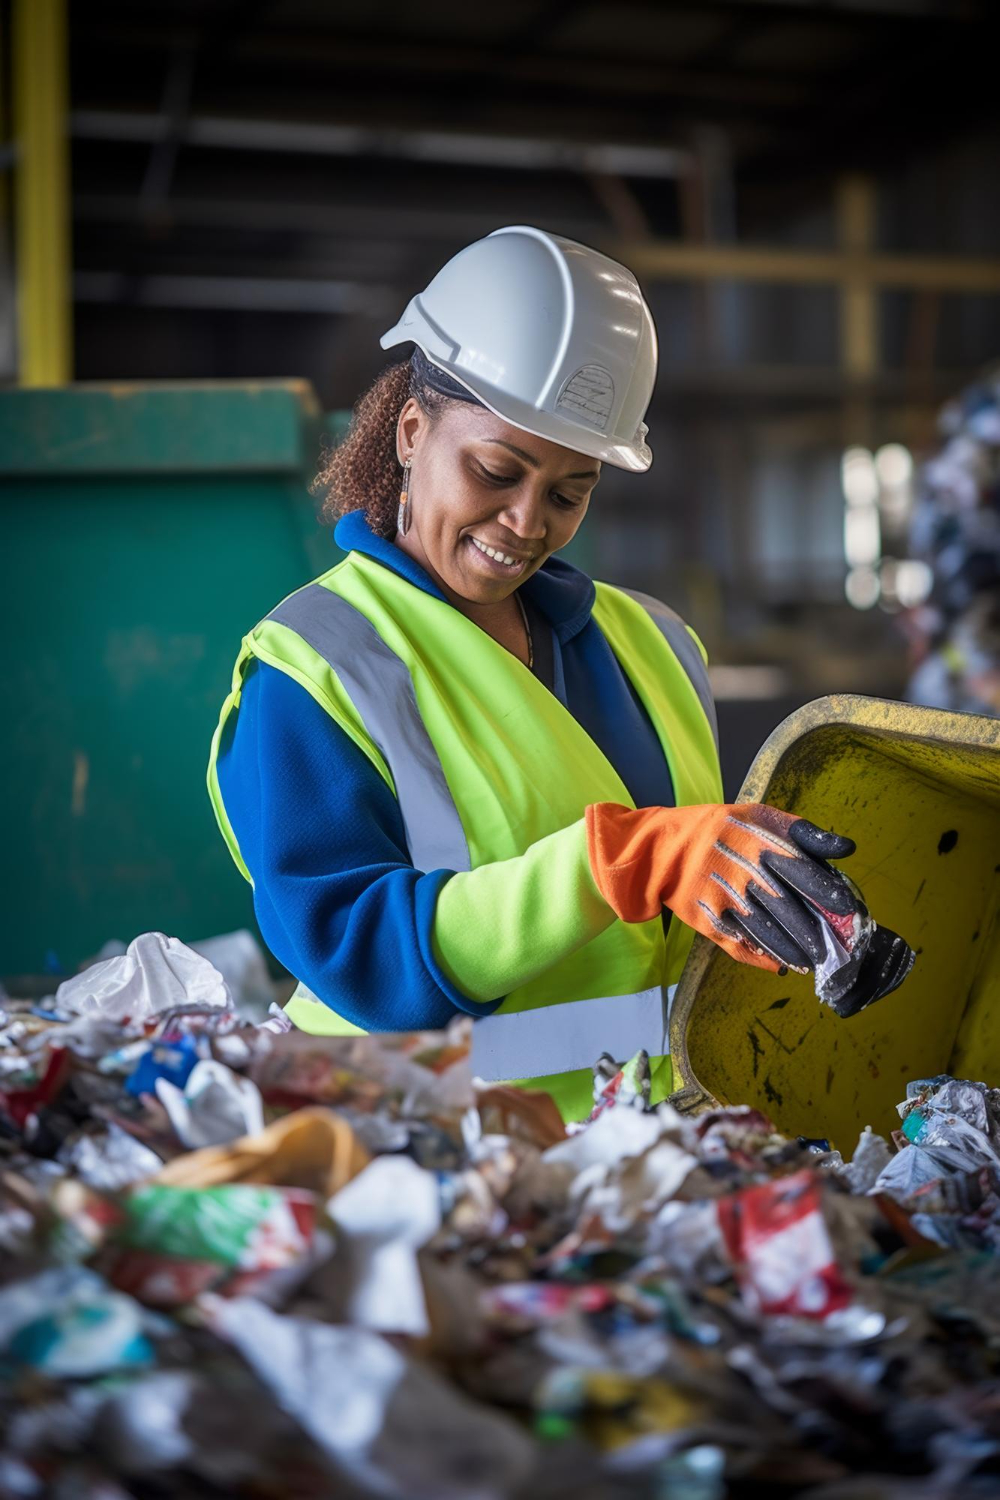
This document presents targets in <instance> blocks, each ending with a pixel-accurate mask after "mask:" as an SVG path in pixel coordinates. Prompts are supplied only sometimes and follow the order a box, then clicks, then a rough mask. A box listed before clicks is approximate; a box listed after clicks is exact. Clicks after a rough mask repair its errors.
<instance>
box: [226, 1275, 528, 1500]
mask: <svg viewBox="0 0 1000 1500" xmlns="http://www.w3.org/2000/svg"><path fill="white" fill-rule="evenodd" d="M202 1307H203V1309H204V1310H205V1312H206V1313H207V1315H208V1318H209V1322H210V1324H211V1326H212V1327H213V1329H214V1330H215V1332H216V1333H218V1334H220V1335H221V1337H222V1338H224V1339H226V1340H228V1341H229V1342H230V1343H232V1344H233V1345H234V1346H235V1347H236V1348H237V1349H239V1351H240V1353H241V1354H242V1355H243V1358H244V1359H245V1360H246V1361H247V1363H248V1364H249V1366H250V1368H251V1369H252V1370H253V1371H254V1373H255V1374H256V1375H257V1377H258V1379H260V1380H262V1381H264V1382H265V1383H266V1384H267V1385H268V1386H269V1387H270V1389H271V1390H272V1391H273V1393H274V1398H275V1400H276V1401H277V1403H278V1405H279V1406H280V1407H281V1408H282V1409H283V1410H284V1411H286V1412H288V1413H289V1415H291V1416H293V1417H294V1418H295V1419H296V1420H297V1421H298V1422H299V1423H300V1425H301V1426H302V1427H303V1428H304V1429H305V1431H306V1432H307V1433H308V1434H309V1436H310V1437H311V1438H312V1439H313V1441H314V1442H316V1443H318V1444H319V1446H320V1447H321V1448H322V1449H323V1450H324V1452H326V1453H327V1454H328V1455H329V1456H330V1458H331V1459H333V1460H334V1461H335V1462H336V1464H337V1466H338V1467H339V1468H340V1469H341V1470H342V1472H344V1473H345V1474H346V1475H348V1476H349V1477H350V1478H351V1479H353V1480H354V1481H355V1482H357V1483H358V1484H360V1485H362V1486H364V1487H365V1493H371V1494H373V1495H382V1496H385V1497H387V1500H470V1497H473V1496H474V1497H475V1500H501V1497H507V1496H509V1495H510V1494H511V1493H512V1492H515V1491H517V1490H518V1488H519V1486H520V1485H522V1484H524V1482H525V1481H526V1480H527V1478H528V1476H529V1474H530V1473H531V1470H532V1468H533V1467H534V1462H535V1457H534V1449H533V1445H532V1443H531V1441H530V1439H529V1438H528V1437H526V1436H525V1434H524V1433H522V1432H521V1431H520V1430H519V1429H518V1427H517V1426H515V1424H514V1423H513V1422H512V1421H510V1420H509V1419H508V1418H507V1417H504V1416H502V1415H501V1414H500V1413H498V1412H495V1411H490V1410H489V1409H488V1408H486V1407H483V1406H480V1405H477V1404H475V1403H474V1402H472V1401H470V1400H469V1398H468V1397H466V1396H463V1395H461V1394H460V1393H459V1392H458V1391H457V1390H456V1389H455V1388H454V1387H453V1386H449V1385H446V1384H445V1382H444V1381H443V1380H442V1379H441V1377H440V1376H439V1375H437V1374H436V1373H435V1371H434V1370H432V1369H431V1368H430V1367H429V1366H427V1365H417V1364H415V1363H413V1362H412V1361H410V1360H408V1359H407V1358H406V1356H405V1355H404V1354H402V1353H401V1352H400V1351H399V1350H398V1349H395V1348H393V1346H392V1345H391V1344H390V1343H388V1342H387V1341H386V1340H385V1339H384V1338H382V1337H380V1335H378V1334H377V1333H372V1332H370V1331H369V1330H368V1329H364V1328H349V1327H347V1328H345V1327H339V1326H335V1325H333V1324H330V1323H319V1322H314V1321H312V1320H311V1319H308V1318H298V1317H287V1316H286V1317H281V1316H278V1315H277V1314H275V1313H274V1312H272V1311H271V1310H270V1309H269V1308H266V1307H264V1306H262V1304H261V1303H259V1302H257V1301H255V1300H254V1299H252V1298H248V1297H234V1298H232V1299H231V1300H229V1301H224V1300H222V1299H219V1298H214V1297H211V1298H209V1297H206V1298H203V1299H202Z"/></svg>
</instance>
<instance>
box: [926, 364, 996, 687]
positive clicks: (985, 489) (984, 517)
mask: <svg viewBox="0 0 1000 1500" xmlns="http://www.w3.org/2000/svg"><path fill="white" fill-rule="evenodd" d="M939 425H940V429H941V433H942V438H943V442H942V445H941V447H940V449H939V451H938V452H937V453H936V454H934V456H933V457H932V458H930V459H929V460H928V461H927V463H925V464H924V466H923V469H922V471H921V474H920V484H919V489H918V494H917V499H916V505H915V507H914V512H913V518H912V524H911V535H910V550H911V552H912V554H913V555H914V556H915V557H918V558H920V559H921V561H923V562H926V563H927V564H929V566H930V568H931V570H932V573H933V579H934V585H933V590H932V593H931V596H930V598H929V600H928V601H927V603H926V604H924V605H923V606H921V607H920V608H919V609H917V610H914V611H913V612H912V615H911V618H910V621H909V628H910V630H911V632H912V633H913V635H914V640H915V645H916V647H917V650H918V652H919V654H920V656H921V660H920V662H919V664H918V666H917V668H916V671H915V672H914V674H913V676H912V678H911V680H910V684H909V688H908V691H907V696H908V697H909V698H910V700H911V702H914V703H923V704H928V705H930V706H932V707H933V706H936V707H939V708H951V709H959V710H961V711H963V712H966V713H978V714H993V715H1000V368H997V369H994V370H992V371H991V372H990V373H988V374H987V375H985V376H984V377H983V378H982V379H981V380H979V381H977V382H976V383H975V384H974V385H972V386H969V387H968V389H966V390H965V391H963V392H962V394H961V395H960V396H958V397H957V398H956V399H955V400H954V401H950V402H949V403H948V404H947V406H945V408H944V410H943V411H942V413H941V416H940V420H939Z"/></svg>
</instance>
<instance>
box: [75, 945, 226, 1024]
mask: <svg viewBox="0 0 1000 1500" xmlns="http://www.w3.org/2000/svg"><path fill="white" fill-rule="evenodd" d="M55 998H56V1005H57V1008H58V1009H59V1010H60V1011H62V1012H64V1013H65V1014H67V1015H77V1016H83V1015H88V1014H91V1013H93V1012H95V1011H97V1012H99V1013H100V1014H101V1015H102V1016H107V1017H108V1018H109V1019H110V1020H115V1021H123V1020H125V1019H126V1018H128V1019H130V1020H142V1019H143V1018H144V1017H146V1016H154V1015H156V1014H157V1013H158V1012H159V1011H162V1010H170V1009H171V1008H172V1007H173V1006H175V1005H203V1006H205V1007H211V1006H224V1005H229V1004H230V995H229V990H228V988H227V986H226V982H225V980H224V979H223V977H222V975H221V974H220V973H219V971H218V969H216V968H214V967H213V965H212V964H210V963H209V962H208V960H207V959H206V958H202V957H201V955H200V954H198V953H195V952H194V950H193V949H191V948H188V947H187V945H186V944H185V943H182V942H181V941H180V939H179V938H172V937H167V935H166V933H163V932H144V933H142V934H141V936H139V937H137V938H135V939H134V941H133V942H131V943H129V945H128V948H127V949H126V951H125V952H124V953H122V954H118V955H116V956H115V957H114V958H107V959H105V960H104V961H103V963H98V964H91V966H90V968H89V969H85V970H84V971H83V973H82V974H74V976H73V978H72V979H65V980H63V982H62V984H61V985H60V986H59V988H58V989H57V990H56V996H55Z"/></svg>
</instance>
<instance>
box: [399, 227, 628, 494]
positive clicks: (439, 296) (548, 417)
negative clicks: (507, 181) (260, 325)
mask: <svg viewBox="0 0 1000 1500" xmlns="http://www.w3.org/2000/svg"><path fill="white" fill-rule="evenodd" d="M408 342H412V343H414V344H416V345H417V346H418V347H419V348H420V349H422V350H423V352H424V354H425V355H426V356H427V358H428V359H429V360H430V361H431V362H432V363H433V364H435V365H437V366H439V368H440V369H442V370H445V371H446V372H447V373H448V374H449V375H451V376H452V377H453V378H454V379H455V380H458V381H459V382H460V383H461V384H462V385H463V386H464V387H465V388H466V389H467V390H468V391H471V393H472V394H473V396H475V397H476V398H477V399H478V400H479V401H481V402H482V404H483V405H484V406H487V407H489V409H490V411H492V412H495V413H496V415H497V416H498V417H503V419H504V420H505V421H507V422H511V423H512V424H513V425H514V426H515V427H520V428H521V429H522V430H523V431H525V432H533V433H534V434H535V436H536V437H541V438H548V439H549V440H550V441H551V442H553V443H560V444H562V446H563V447H565V448H572V449H574V450H575V451H576V452H577V453H586V454H588V455H589V456H590V457H591V458H600V459H603V460H605V461H606V462H607V463H609V464H614V465H616V466H617V467H618V468H620V469H631V470H633V471H634V472H637V473H641V472H642V471H643V470H645V469H648V468H649V466H650V464H651V463H652V461H653V455H652V453H651V452H650V449H649V446H648V444H647V442H646V431H647V429H646V425H645V423H644V422H643V417H644V416H645V414H646V407H647V406H648V405H649V399H650V396H651V395H652V393H653V382H654V381H655V379H656V329H655V327H654V326H653V318H652V314H651V313H650V311H649V308H648V306H647V305H646V300H645V298H644V297H643V295H642V292H641V291H640V289H639V283H638V282H637V281H636V279H635V277H634V276H633V275H632V272H631V271H629V270H627V269H626V267H625V266H621V265H619V264H618V262H617V261H614V260H610V259H609V258H608V257H607V256H606V255H602V254H601V253H600V251H598V250H591V249H590V248H589V247H588V246H587V245H578V244H576V242H575V241H574V240H566V239H563V238H562V236H561V235H558V234H547V233H546V232H545V231H544V230H543V229H531V228H529V227H528V226H526V225H523V224H516V225H512V226H510V227H509V228H506V229H495V230H494V231H493V233H492V234H490V235H487V237H486V238H485V239H483V240H477V241H476V242H475V244H472V245H468V246H466V248H465V249H464V250H460V251H459V253H458V254H457V255H455V256H453V257H452V259H451V260H450V261H448V263H447V265H445V266H443V267H442V268H441V270H440V271H439V272H438V273H437V275H436V276H435V277H434V279H433V281H432V282H431V284H430V286H428V288H427V290H426V291H423V292H421V293H420V294H419V295H418V296H416V297H414V298H412V299H411V301H410V303H409V306H408V307H407V309H406V311H405V312H404V314H403V316H402V317H401V318H400V320H399V322H398V323H397V324H396V325H395V327H394V328H390V329H389V331H388V333H384V334H383V335H382V339H381V344H382V348H383V349H389V348H391V347H392V346H393V345H394V344H404V343H408Z"/></svg>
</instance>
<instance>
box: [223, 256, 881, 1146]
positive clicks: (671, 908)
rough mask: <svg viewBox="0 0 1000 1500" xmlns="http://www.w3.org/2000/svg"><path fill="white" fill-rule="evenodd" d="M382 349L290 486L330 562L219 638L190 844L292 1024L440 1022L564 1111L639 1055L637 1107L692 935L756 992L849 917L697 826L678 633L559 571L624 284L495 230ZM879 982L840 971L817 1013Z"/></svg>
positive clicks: (485, 1064)
mask: <svg viewBox="0 0 1000 1500" xmlns="http://www.w3.org/2000/svg"><path fill="white" fill-rule="evenodd" d="M402 343H412V344H413V345H414V346H415V347H414V350H413V354H412V357H411V358H410V359H409V360H406V361H404V362H403V363H400V364H395V365H392V366H390V367H389V368H388V369H387V370H385V372H384V373H383V374H382V375H380V376H379V378H378V379H377V380H376V381H375V383H374V385H373V386H372V387H371V389H370V390H368V391H367V392H366V393H365V394H364V395H363V396H362V397H361V399H360V400H359V402H358V404H357V406H356V408H355V412H354V416H353V421H352V424H351V428H350V431H349V433H348V435H347V437H346V439H345V441H344V442H343V443H342V445H341V446H340V447H339V448H337V449H336V451H334V452H333V454H332V456H331V457H330V459H329V462H328V466H327V468H326V470H325V472H324V473H323V474H322V475H321V476H320V479H319V481H318V482H319V483H320V484H321V485H322V486H323V488H324V489H325V490H326V491H327V492H328V499H327V507H328V509H329V511H330V512H331V513H332V514H334V515H338V516H340V520H339V523H338V525H337V528H336V533H335V536H336V541H337V543H338V545H339V546H340V547H341V548H342V549H343V550H344V551H345V552H346V553H347V557H346V558H345V560H344V561H342V562H341V563H339V564H338V565H337V566H336V567H334V568H332V569H331V570H330V572H328V573H326V574H325V575H324V576H323V577H322V578H320V579H318V580H317V581H316V582H314V583H310V584H307V585H306V586H305V587H304V588H301V589H299V590H298V591H297V592H296V593H293V594H291V595H290V596H289V597H288V598H287V599H285V600H284V601H283V602H282V603H281V604H279V605H278V606H277V608H276V609H274V610H272V611H271V613H270V614H269V615H268V616H267V618H266V619H264V620H263V621H262V622H261V623H260V624H259V625H257V626H256V628H255V629H254V630H252V631H251V632H250V634H249V635H248V636H247V637H246V639H245V641H244V643H243V650H242V652H241V654H240V656H239V659H238V661H237V664H236V669H235V673H234V677H233V687H232V692H231V693H230V695H229V697H228V698H227V699H226V701H225V704H224V705H223V709H222V715H221V720H220V724H219V728H218V731H217V733H216V736H215V740H214V742H213V746H212V758H211V764H210V768H209V787H210V792H211V796H212V800H213V803H214V807H215V811H216V814H217V817H218V820H219V824H220V827H221V829H222V832H223V835H224V837H225V839H226V841H227V843H228V846H229V849H230V851H231V853H232V855H233V858H234V859H235V861H236V863H237V865H238V866H239V868H240V870H241V871H242V873H243V874H244V875H245V876H246V877H247V879H248V880H250V881H252V884H253V889H254V904H255V909H256V913H257V918H258V921H259V924H260V928H261V931H262V933H263V935H264V938H265V940H266V941H267V943H268V945H269V946H270V948H271V950H272V951H273V952H274V953H275V955H276V956H277V957H278V958H279V959H280V960H281V962H282V963H284V964H285V965H287V967H288V968H289V970H290V971H291V972H292V973H293V974H295V975H296V977H297V978H298V979H299V980H300V981H301V983H300V985H299V988H298V990H297V991H296V994H295V996H294V997H293V999H292V1001H291V1002H290V1004H289V1007H288V1014H289V1016H290V1017H291V1019H292V1020H293V1021H294V1023H295V1024H296V1025H297V1026H300V1027H302V1028H303V1029H304V1030H306V1031H311V1032H319V1033H326V1034H330V1033H336V1034H346V1033H352V1032H358V1031H398V1030H411V1029H418V1028H433V1027H440V1026H443V1025H445V1024H446V1023H447V1022H448V1021H450V1020H451V1019H452V1018H453V1017H454V1016H456V1015H458V1014H462V1013H465V1014H468V1015H471V1016H473V1017H476V1018H477V1019H476V1022H475V1025H474V1028H473V1038H474V1042H473V1063H474V1067H475V1070H476V1072H477V1073H479V1074H480V1075H481V1076H483V1077H485V1078H488V1079H494V1080H498V1079H507V1080H517V1081H520V1082H525V1083H530V1084H531V1085H532V1086H535V1087H542V1088H545V1089H547V1090H548V1091H549V1092H550V1093H552V1094H553V1095H554V1097H555V1098H556V1101H557V1103H558V1104H559V1106H560V1108H561V1109H562V1111H563V1114H564V1116H565V1117H566V1118H567V1119H573V1118H577V1119H578V1118H582V1117H584V1116H585V1115H586V1114H587V1113H588V1112H589V1110H590V1108H591V1103H592V1066H593V1064H594V1063H595V1062H596V1060H597V1059H598V1057H599V1056H600V1054H601V1053H602V1052H605V1051H607V1052H610V1053H611V1054H612V1056H614V1057H616V1058H627V1057H629V1056H631V1055H632V1054H633V1053H634V1052H635V1051H636V1050H637V1049H638V1048H639V1047H645V1048H646V1049H647V1050H648V1051H649V1052H650V1053H651V1054H653V1056H654V1059H655V1061H654V1069H653V1097H654V1099H655V1098H657V1097H663V1095H664V1094H665V1093H666V1092H668V1091H669V1087H670V1066H669V1058H666V1057H664V1056H663V1054H664V1053H665V1052H666V1050H667V1047H666V1038H665V1025H664V1014H665V1008H664V995H665V989H666V987H667V986H669V985H671V984H673V983H674V982H675V981H676V979H677V978H678V975H679V973H680V970H681V967H682V965H683V962H684V959H685V957H686V955H687V952H688V948H689V946H690V944H691V941H692V938H693V934H694V931H698V932H701V933H704V934H706V935H707V936H708V937H709V938H711V939H712V940H713V941H714V942H716V943H718V944H719V945H720V946H721V947H723V948H724V949H725V950H726V952H727V953H729V954H730V955H731V956H732V957H733V958H734V959H737V960H739V961H741V962H744V963H751V964H757V965H759V966H761V967H764V968H769V969H772V970H776V971H779V972H783V971H784V968H785V966H788V967H791V968H794V969H796V970H799V971H802V972H805V971H807V970H809V969H811V968H813V967H814V966H815V965H816V964H817V962H818V961H820V960H821V959H822V958H823V956H824V955H825V954H826V953H827V952H828V949H829V938H830V935H831V934H835V935H836V936H838V937H839V938H840V940H841V942H842V943H843V944H845V945H846V947H847V948H848V949H850V947H851V944H852V934H854V933H855V932H856V931H857V930H858V929H859V925H860V923H861V921H862V920H863V919H864V918H865V917H866V913H864V909H863V907H862V906H861V904H860V902H859V900H858V899H857V897H856V895H855V894H854V892H853V891H852V889H851V887H850V886H849V885H848V883H847V882H846V881H845V880H844V878H843V877H842V876H841V875H840V874H839V873H838V872H836V871H835V870H833V869H832V868H831V867H830V866H829V865H828V864H827V863H826V862H825V861H826V859H827V858H828V857H834V858H840V857H843V856H844V855H847V854H849V853H851V852H852V851H853V848H854V845H853V844H852V843H851V841H850V840H849V839H846V838H840V837H837V836H836V835H834V834H829V833H824V832H822V831H821V830H819V829H817V828H815V827H814V826H813V825H812V824H810V823H807V822H804V821H802V820H801V819H800V820H796V819H794V818H793V817H791V816H790V815H788V814H785V813H782V812H778V811H776V810H774V809H771V808H767V807H761V806H736V807H730V806H724V805H722V801H721V796H722V794H721V782H720V776H719V761H718V754H717V748H716V742H715V717H714V711H713V706H712V700H711V694H710V692H709V688H708V680H707V675H706V671H705V666H704V661H703V658H702V654H701V649H700V645H699V643H698V642H697V640H696V638H695V637H694V636H693V635H692V634H691V633H690V631H689V630H688V629H687V628H686V627H685V626H684V625H683V623H682V622H681V621H680V620H679V619H678V618H677V616H676V615H674V614H673V613H672V612H671V611H670V610H669V609H667V608H665V607H664V606H663V605H661V604H658V603H657V602H656V601H655V600H653V599H649V598H646V597H644V596H638V595H633V594H630V593H629V592H627V591H625V590H623V589H618V588H611V587H609V586H608V585H606V584H601V583H597V584H595V583H594V582H593V581H592V580H591V579H590V578H588V577H587V576H586V574H584V573H582V572H581V571H579V569H577V568H575V567H572V566H570V565H569V564H568V563H566V562H564V561H562V560H561V559H560V558H559V557H558V553H559V551H560V549H561V548H563V547H565V546H566V544H567V543H568V542H570V541H571V540H572V538H573V537H574V536H575V534H576V532H577V530H578V529H579V527H580V526H581V524H582V523H583V520H584V517H585V516H586V514H587V508H588V505H589V504H590V499H591V496H592V494H593V491H594V488H595V486H596V485H597V482H598V480H599V478H600V472H601V465H602V464H604V463H609V464H613V465H616V466H618V467H620V468H624V469H628V470H631V471H633V472H641V471H644V470H646V469H648V468H649V465H650V463H651V461H652V454H651V452H650V449H649V447H648V446H647V444H646V430H647V429H646V427H645V425H644V423H643V417H644V415H645V411H646V407H647V405H648V402H649V399H650V396H651V394H652V390H653V382H654V378H655V374H656V334H655V330H654V326H653V321H652V317H651V315H650V311H649V308H648V307H647V305H646V302H645V300H644V298H643V296H642V293H641V291H640V289H639V286H638V284H637V282H636V280H635V277H634V276H632V274H631V273H630V272H629V271H628V270H626V269H625V267H623V266H621V265H618V264H617V263H616V262H614V261H612V260H609V259H608V258H607V257H606V256H604V255H601V254H599V253H598V252H597V251H595V250H591V249H588V248H587V247H586V246H584V245H579V244H575V243H573V242H572V241H569V240H565V239H562V238H561V237H559V236H558V235H551V234H546V233H544V232H543V231H541V230H538V229H531V228H524V227H513V228H507V229H500V230H497V231H496V232H495V233H494V234H491V235H489V236H488V237H487V238H486V239H484V240H481V241H479V242H477V243H475V244H473V245H470V246H468V247H467V248H466V249H465V250H463V251H461V253H460V254H458V255H456V256H455V257H454V259H452V260H451V261H449V262H448V264H447V265H446V266H445V267H444V268H443V269H442V270H441V271H440V272H439V273H438V275H437V276H435V278H434V279H433V281H432V282H431V284H430V285H429V286H428V288H427V289H426V291H424V292H422V293H421V294H420V295H419V296H417V297H414V298H413V300H412V301H411V302H410V304H409V306H408V307H407V309H406V311H405V313H404V314H403V317H402V319H401V320H400V322H399V323H397V325H396V326H395V327H394V328H392V329H390V330H389V332H388V333H386V334H385V335H384V336H383V338H382V346H383V347H384V348H388V347H390V346H393V345H397V344H402ZM824 929H825V930H824ZM890 936H891V935H890ZM895 941H896V943H897V944H899V943H900V940H898V939H896V940H895ZM900 947H903V948H905V945H901V944H900ZM890 957H895V958H896V959H898V949H893V950H892V954H891V955H890ZM899 969H900V963H899V962H898V961H896V962H894V963H893V962H886V954H885V952H882V953H881V954H880V956H879V960H878V962H877V963H875V964H874V965H873V964H872V963H869V962H867V961H866V963H865V965H864V966H863V967H862V968H861V972H860V974H859V975H858V977H857V979H856V981H855V983H854V986H853V988H852V990H851V992H850V993H849V995H848V997H847V1000H846V1002H845V1004H846V1006H847V1008H848V1009H850V1008H852V1007H853V1008H855V1009H856V1008H859V1007H860V1005H861V1004H864V1003H867V1002H868V1001H869V1000H871V999H873V998H876V997H877V995H878V994H881V993H886V992H887V990H888V989H889V988H892V987H893V986H894V984H895V983H896V982H898V977H900V975H899ZM904 972H905V969H904Z"/></svg>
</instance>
